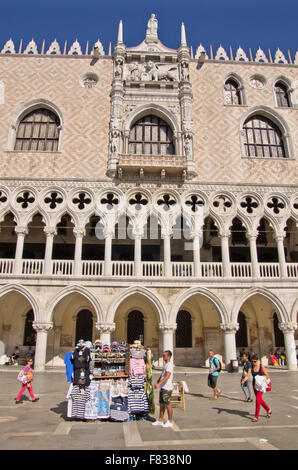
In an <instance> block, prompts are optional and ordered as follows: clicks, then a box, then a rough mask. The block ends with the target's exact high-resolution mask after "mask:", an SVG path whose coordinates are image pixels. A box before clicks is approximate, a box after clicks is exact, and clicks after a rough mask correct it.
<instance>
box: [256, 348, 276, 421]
mask: <svg viewBox="0 0 298 470" xmlns="http://www.w3.org/2000/svg"><path fill="white" fill-rule="evenodd" d="M251 359H252V371H251V373H252V376H253V388H254V392H255V396H256V411H255V416H254V418H253V420H252V421H253V422H257V421H258V420H259V414H260V409H261V405H262V407H263V408H264V409H265V410H266V411H267V418H270V417H271V414H272V410H271V409H270V408H269V406H268V405H267V404H266V403H265V402H264V400H263V393H264V391H260V390H256V376H257V375H263V376H265V377H266V380H269V374H268V372H267V370H266V369H265V367H264V366H262V365H261V363H260V361H259V357H258V355H257V354H254V355H253V356H252V358H251Z"/></svg>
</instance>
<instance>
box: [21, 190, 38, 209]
mask: <svg viewBox="0 0 298 470" xmlns="http://www.w3.org/2000/svg"><path fill="white" fill-rule="evenodd" d="M34 201H35V197H34V196H33V195H32V194H31V193H30V192H29V191H24V192H23V194H22V195H21V196H18V197H17V203H18V204H21V206H22V209H27V207H28V206H29V204H33V202H34Z"/></svg>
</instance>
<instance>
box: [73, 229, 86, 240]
mask: <svg viewBox="0 0 298 470" xmlns="http://www.w3.org/2000/svg"><path fill="white" fill-rule="evenodd" d="M73 233H74V235H75V237H76V238H83V237H84V236H85V235H86V231H85V227H77V228H74V229H73Z"/></svg>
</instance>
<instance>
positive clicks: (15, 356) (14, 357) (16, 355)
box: [10, 346, 20, 366]
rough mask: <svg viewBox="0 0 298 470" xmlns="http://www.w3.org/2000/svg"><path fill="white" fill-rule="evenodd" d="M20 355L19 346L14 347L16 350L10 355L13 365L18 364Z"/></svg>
mask: <svg viewBox="0 0 298 470" xmlns="http://www.w3.org/2000/svg"><path fill="white" fill-rule="evenodd" d="M19 357H20V350H19V346H16V347H15V349H14V352H13V353H12V355H11V356H10V360H11V362H12V365H13V366H14V365H18V358H19Z"/></svg>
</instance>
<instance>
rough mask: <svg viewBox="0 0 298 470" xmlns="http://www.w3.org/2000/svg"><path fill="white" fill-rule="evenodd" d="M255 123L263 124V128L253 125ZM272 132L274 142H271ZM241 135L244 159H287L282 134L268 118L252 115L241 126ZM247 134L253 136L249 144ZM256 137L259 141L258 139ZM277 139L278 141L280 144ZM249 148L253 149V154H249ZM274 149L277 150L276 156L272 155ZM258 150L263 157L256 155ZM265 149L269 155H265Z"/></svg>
mask: <svg viewBox="0 0 298 470" xmlns="http://www.w3.org/2000/svg"><path fill="white" fill-rule="evenodd" d="M256 121H259V122H263V123H264V124H265V127H262V124H255V122H256ZM248 123H251V124H250V126H248ZM249 131H250V132H249ZM272 132H274V134H273V135H274V142H272V137H273V135H272ZM243 133H244V135H243V144H244V150H245V156H246V157H249V158H278V159H283V158H287V155H286V149H285V145H284V140H283V135H282V132H281V130H280V129H279V127H278V126H277V125H276V124H275V123H274V122H273V121H272V120H271V119H269V118H268V117H266V116H262V115H261V114H254V115H253V116H251V117H249V118H248V119H246V120H245V122H244V124H243ZM249 134H251V135H252V136H253V142H249ZM258 136H259V139H260V140H259V139H258ZM278 139H280V142H279V141H278ZM258 140H259V141H258ZM251 147H253V148H254V154H250V152H251V150H250V148H251ZM274 148H275V149H276V150H277V154H278V155H274V152H273V149H274ZM260 149H261V150H262V154H263V155H258V152H259V150H260ZM266 149H267V151H268V152H269V154H270V155H266ZM279 151H281V152H282V155H279Z"/></svg>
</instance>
